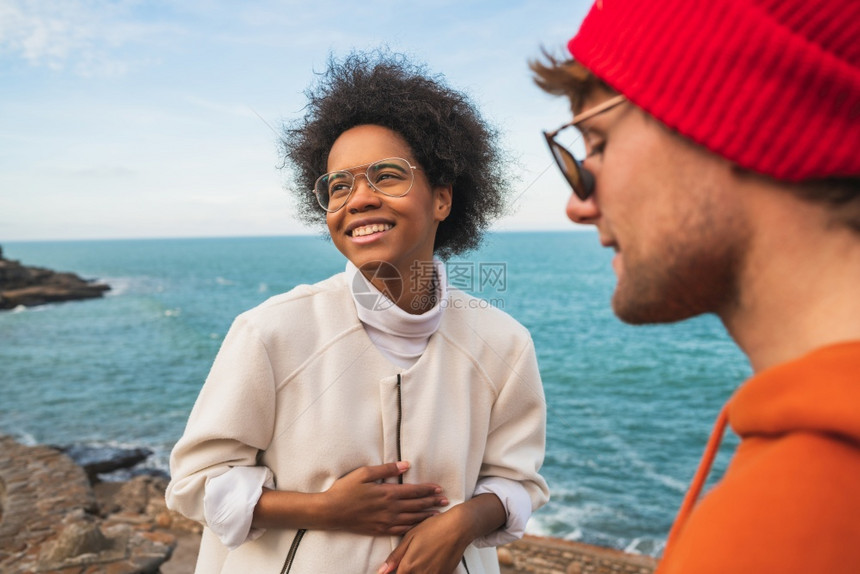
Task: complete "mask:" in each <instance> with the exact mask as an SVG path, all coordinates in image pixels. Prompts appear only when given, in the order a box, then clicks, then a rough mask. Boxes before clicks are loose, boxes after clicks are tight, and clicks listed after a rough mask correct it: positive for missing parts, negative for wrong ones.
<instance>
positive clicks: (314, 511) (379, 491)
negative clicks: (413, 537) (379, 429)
mask: <svg viewBox="0 0 860 574" xmlns="http://www.w3.org/2000/svg"><path fill="white" fill-rule="evenodd" d="M407 470H409V463H408V462H404V461H401V462H391V463H388V464H380V465H376V466H362V467H359V468H357V469H355V470H353V471H352V472H350V473H349V474H347V475H345V476H342V477H341V478H339V479H337V480H336V481H335V482H334V484H332V485H331V488H329V489H328V490H327V491H325V492H313V493H309V492H292V491H280V490H269V489H265V488H264V489H263V494H262V496H260V500H259V501H258V502H257V506H256V507H255V508H254V522H253V525H254V526H255V527H257V528H296V529H298V528H307V529H318V530H346V531H348V532H353V533H355V534H367V535H370V536H400V535H402V534H404V533H406V532H407V531H408V530H409V529H410V528H412V527H413V526H415V525H416V524H418V523H419V522H421V521H422V520H425V519H427V518H429V517H431V516H434V515H436V514H438V513H439V510H438V508H440V507H443V506H447V505H448V499H447V498H446V497H445V496H444V495H443V494H442V487H441V486H439V485H438V484H429V483H428V484H388V483H383V482H380V481H382V480H384V479H386V478H393V477H395V476H399V475H401V474H403V473H404V472H406V471H407Z"/></svg>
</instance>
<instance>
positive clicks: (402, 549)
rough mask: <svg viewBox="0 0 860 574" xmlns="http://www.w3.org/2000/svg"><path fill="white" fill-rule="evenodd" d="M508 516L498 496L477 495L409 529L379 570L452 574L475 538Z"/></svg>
mask: <svg viewBox="0 0 860 574" xmlns="http://www.w3.org/2000/svg"><path fill="white" fill-rule="evenodd" d="M506 519H507V513H506V512H505V507H504V506H503V505H502V503H501V501H500V500H499V497H498V496H496V495H495V494H482V495H479V496H476V497H475V498H473V499H471V500H469V501H466V502H464V503H463V504H458V505H457V506H454V507H453V508H451V510H449V511H448V512H445V513H443V514H440V515H438V516H434V517H432V518H430V519H428V520H425V521H424V522H422V523H421V524H419V525H418V526H416V527H414V528H413V529H411V530H410V531H409V532H407V533H406V535H405V536H404V537H403V540H401V542H400V544H399V545H398V546H397V548H395V549H394V551H393V552H392V553H391V554H389V555H388V558H387V559H386V560H385V564H383V565H382V566H381V567H380V568H379V570H378V574H391V573H392V572H397V574H450V573H452V572H454V570H456V569H457V565H458V564H459V563H460V561H461V560H462V558H463V553H464V552H465V551H466V548H467V547H468V546H469V544H471V543H472V541H474V540H475V539H476V538H479V537H481V536H485V535H487V534H490V533H491V532H493V531H495V530H498V529H499V528H501V527H502V526H504V525H505V521H506Z"/></svg>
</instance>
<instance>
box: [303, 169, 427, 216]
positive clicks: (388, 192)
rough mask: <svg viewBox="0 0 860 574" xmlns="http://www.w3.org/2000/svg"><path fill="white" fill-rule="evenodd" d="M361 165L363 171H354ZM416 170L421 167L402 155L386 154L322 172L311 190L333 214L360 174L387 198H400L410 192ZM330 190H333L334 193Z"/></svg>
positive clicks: (352, 190) (353, 186)
mask: <svg viewBox="0 0 860 574" xmlns="http://www.w3.org/2000/svg"><path fill="white" fill-rule="evenodd" d="M361 168H364V170H363V171H358V172H357V173H356V170H361ZM416 169H421V168H420V167H418V166H416V165H412V164H411V163H409V161H408V160H406V159H404V158H402V157H387V158H384V159H380V160H376V161H374V162H370V163H366V164H362V165H356V166H353V167H350V168H347V169H341V170H337V171H330V172H328V173H324V174H323V175H321V176H319V177H318V178H317V180H316V182H315V183H314V189H313V193H314V195H315V196H316V198H317V203H319V205H320V207H322V208H323V209H324V210H325V211H326V212H327V213H334V212H336V211H339V210H340V209H342V208H343V206H345V205H346V204H347V203H348V202H349V198H350V197H352V194H353V192H354V191H355V185H356V180H357V178H358V177H359V176H362V175H363V176H364V179H366V180H367V183H368V185H369V186H370V188H371V189H373V190H374V191H375V192H377V193H380V194H382V195H385V196H388V197H403V196H404V195H406V194H407V193H409V192H410V191H412V187H413V186H414V185H415V170H416ZM332 191H335V192H336V193H335V194H333V193H332ZM344 192H345V193H344Z"/></svg>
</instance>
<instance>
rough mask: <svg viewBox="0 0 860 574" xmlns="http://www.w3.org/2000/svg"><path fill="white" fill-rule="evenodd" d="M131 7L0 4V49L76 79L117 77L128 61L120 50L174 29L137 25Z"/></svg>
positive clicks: (71, 1) (62, 0)
mask: <svg viewBox="0 0 860 574" xmlns="http://www.w3.org/2000/svg"><path fill="white" fill-rule="evenodd" d="M136 5H137V3H135V2H128V1H120V2H105V1H103V0H96V1H92V0H0V50H2V51H5V52H11V53H12V54H13V55H16V56H18V57H20V58H22V59H23V60H25V61H26V62H27V63H28V64H30V65H32V66H37V67H41V66H45V67H48V68H51V69H54V70H65V69H70V70H72V71H73V72H75V73H76V74H78V75H81V76H117V75H122V74H124V73H126V72H127V71H128V69H129V66H130V65H131V63H132V62H130V61H129V60H127V59H125V58H124V57H123V48H124V47H125V46H127V45H130V44H142V43H144V42H147V41H150V40H152V39H153V38H158V37H160V38H167V37H169V34H166V32H168V31H170V32H171V33H172V34H175V33H176V32H177V31H178V30H177V29H176V28H175V26H173V25H165V24H162V23H158V22H155V23H150V22H142V21H141V20H140V19H139V17H138V16H137V15H135V14H134V8H135V6H136Z"/></svg>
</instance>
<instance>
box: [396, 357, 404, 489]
mask: <svg viewBox="0 0 860 574" xmlns="http://www.w3.org/2000/svg"><path fill="white" fill-rule="evenodd" d="M402 398H403V396H402V392H401V390H400V373H397V460H398V461H401V460H403V453H402V452H401V450H400V425H401V424H402V422H403V403H402ZM397 482H398V483H399V484H403V475H402V474H400V475H398V476H397Z"/></svg>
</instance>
